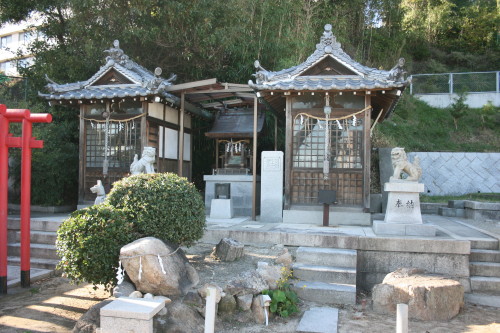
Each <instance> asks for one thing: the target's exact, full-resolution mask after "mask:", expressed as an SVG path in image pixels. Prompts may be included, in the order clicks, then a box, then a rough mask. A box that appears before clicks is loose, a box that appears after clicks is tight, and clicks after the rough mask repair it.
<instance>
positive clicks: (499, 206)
mask: <svg viewBox="0 0 500 333" xmlns="http://www.w3.org/2000/svg"><path fill="white" fill-rule="evenodd" d="M464 205H465V208H469V209H475V210H500V202H481V201H470V200H465V203H464Z"/></svg>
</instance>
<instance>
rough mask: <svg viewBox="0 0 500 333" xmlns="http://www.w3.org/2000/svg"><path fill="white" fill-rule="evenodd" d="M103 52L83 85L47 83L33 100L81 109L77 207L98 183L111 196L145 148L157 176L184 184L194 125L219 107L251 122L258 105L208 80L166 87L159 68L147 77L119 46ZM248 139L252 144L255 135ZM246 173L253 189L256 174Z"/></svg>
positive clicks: (248, 95) (244, 88) (239, 88)
mask: <svg viewBox="0 0 500 333" xmlns="http://www.w3.org/2000/svg"><path fill="white" fill-rule="evenodd" d="M105 52H106V53H107V56H106V59H105V64H104V65H103V66H102V67H101V68H100V69H99V70H98V71H97V72H96V73H95V74H94V75H93V76H92V77H91V78H89V79H88V80H86V81H82V82H74V83H66V84H58V83H56V82H54V81H52V80H50V79H49V78H47V80H48V81H49V83H48V85H47V90H48V93H39V96H40V97H42V98H45V99H46V100H48V101H49V103H50V104H51V105H67V106H74V107H77V108H79V117H80V145H79V147H80V148H79V149H80V153H79V154H80V164H79V194H78V203H79V205H88V204H92V203H93V201H94V199H95V194H93V193H91V191H90V187H92V186H93V185H95V184H96V182H97V180H99V179H100V180H102V181H103V184H104V185H105V187H106V190H107V191H109V188H110V186H111V184H112V183H113V182H114V181H116V180H118V179H120V178H122V177H124V176H127V175H129V173H130V164H131V163H132V161H133V159H134V155H135V154H137V155H138V156H139V158H140V157H141V155H142V152H143V150H144V147H154V148H155V150H156V161H155V170H156V172H174V173H177V174H179V175H180V176H184V177H187V178H189V179H190V178H191V174H192V161H191V159H192V134H193V133H192V124H191V123H192V119H193V118H194V117H199V118H202V119H205V120H206V121H207V122H210V121H211V120H214V116H213V113H212V112H213V110H217V108H219V107H224V109H227V110H231V109H232V108H240V109H245V110H253V114H254V115H255V117H257V97H256V96H255V93H254V92H253V89H252V88H250V87H249V86H248V85H246V84H232V83H219V82H217V80H216V79H213V78H212V79H206V80H201V81H194V82H187V83H180V84H173V81H174V80H175V75H171V76H170V77H169V78H168V79H165V78H163V77H162V76H161V74H162V71H161V69H160V68H156V69H155V71H154V73H152V72H150V71H149V70H147V69H145V68H144V67H142V66H140V65H139V64H137V63H136V62H134V61H133V60H132V59H130V58H129V57H128V56H127V55H126V54H125V53H124V51H123V50H122V49H121V48H120V45H119V42H118V41H115V42H114V45H113V47H112V48H110V49H109V50H106V51H105ZM210 109H212V112H209V111H207V110H210ZM228 112H231V111H228ZM253 132H254V133H255V136H253V141H254V142H256V133H257V130H256V127H255V129H254V131H253ZM252 148H253V147H252ZM255 154H256V148H253V151H252V153H251V155H255ZM252 162H253V165H255V162H254V161H252ZM251 169H252V177H251V178H252V183H253V188H256V178H257V176H256V171H255V169H256V168H255V167H252V168H251ZM254 192H255V190H254ZM253 197H254V199H253V202H254V204H253V214H254V215H255V207H256V205H255V200H256V199H255V198H256V194H255V193H253Z"/></svg>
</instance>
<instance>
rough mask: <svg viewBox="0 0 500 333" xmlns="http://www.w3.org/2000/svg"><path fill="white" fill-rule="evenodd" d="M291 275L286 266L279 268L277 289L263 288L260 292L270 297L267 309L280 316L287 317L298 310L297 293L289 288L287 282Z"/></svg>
mask: <svg viewBox="0 0 500 333" xmlns="http://www.w3.org/2000/svg"><path fill="white" fill-rule="evenodd" d="M291 277H292V271H291V270H290V269H289V268H287V267H283V268H282V269H281V278H280V279H279V280H278V281H277V285H278V289H275V290H264V291H263V292H262V294H263V295H269V297H271V304H270V306H269V311H271V312H272V313H275V314H277V315H278V316H280V317H282V318H286V317H289V316H291V315H293V314H295V313H298V312H299V307H298V303H299V298H298V297H297V293H296V292H295V291H293V290H292V289H291V288H290V284H289V283H288V281H289V279H290V278H291Z"/></svg>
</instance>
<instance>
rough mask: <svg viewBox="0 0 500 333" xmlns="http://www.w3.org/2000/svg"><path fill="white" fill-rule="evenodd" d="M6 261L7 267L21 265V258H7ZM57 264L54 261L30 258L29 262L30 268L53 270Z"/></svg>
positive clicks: (56, 261)
mask: <svg viewBox="0 0 500 333" xmlns="http://www.w3.org/2000/svg"><path fill="white" fill-rule="evenodd" d="M7 261H8V264H9V265H14V266H20V265H21V258H20V257H8V258H7ZM58 262H59V260H55V259H40V258H33V257H32V258H31V260H30V267H32V268H40V269H49V270H55V269H56V265H57V263H58Z"/></svg>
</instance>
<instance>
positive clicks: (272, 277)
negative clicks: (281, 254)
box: [257, 262, 282, 289]
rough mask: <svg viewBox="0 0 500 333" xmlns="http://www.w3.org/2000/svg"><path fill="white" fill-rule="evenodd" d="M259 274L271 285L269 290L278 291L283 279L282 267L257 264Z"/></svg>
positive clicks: (263, 263) (262, 263) (264, 263)
mask: <svg viewBox="0 0 500 333" xmlns="http://www.w3.org/2000/svg"><path fill="white" fill-rule="evenodd" d="M257 267H258V268H257V273H258V274H259V275H260V276H261V277H262V278H263V279H264V280H265V281H266V282H267V283H268V284H269V288H271V289H276V288H277V287H278V280H279V279H280V278H281V268H282V266H271V265H269V264H268V263H266V262H258V263H257Z"/></svg>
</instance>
